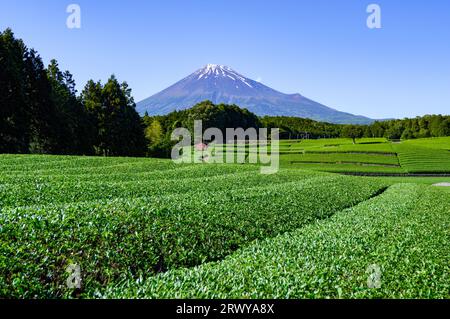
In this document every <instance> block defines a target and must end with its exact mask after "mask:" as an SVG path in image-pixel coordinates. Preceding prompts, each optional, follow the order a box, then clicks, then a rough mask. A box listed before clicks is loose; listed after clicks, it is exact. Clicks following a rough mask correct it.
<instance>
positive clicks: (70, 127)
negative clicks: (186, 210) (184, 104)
mask: <svg viewBox="0 0 450 319" xmlns="http://www.w3.org/2000/svg"><path fill="white" fill-rule="evenodd" d="M194 120H202V121H203V129H207V128H208V127H217V128H219V129H222V130H223V132H225V129H226V128H238V127H241V128H244V129H247V128H250V127H254V128H263V127H266V128H280V137H281V138H282V139H301V138H310V139H317V138H332V137H348V138H352V139H353V141H354V142H356V141H357V139H358V138H361V137H386V138H388V139H413V138H423V137H439V136H450V116H441V115H428V116H424V117H417V118H414V119H403V120H391V121H382V122H381V121H379V122H374V123H373V124H371V125H367V126H362V125H337V124H330V123H322V122H316V121H313V120H309V119H303V118H295V117H269V116H265V117H258V116H256V115H255V114H253V113H251V112H249V111H248V110H246V109H242V108H240V107H238V106H236V105H224V104H221V105H214V104H212V103H211V102H209V101H205V102H202V103H200V104H198V105H196V106H195V107H193V108H191V109H188V110H183V111H176V112H172V113H170V114H167V115H164V116H154V117H150V116H147V115H146V116H144V117H140V116H139V115H138V113H137V112H136V110H135V103H134V100H133V97H132V96H131V89H130V88H129V87H128V85H127V83H126V82H122V83H120V82H119V81H118V80H117V79H116V78H115V76H114V75H112V76H111V77H110V78H109V79H108V81H107V82H106V83H104V84H102V83H101V82H95V81H93V80H90V81H88V83H86V85H85V86H84V88H83V90H82V92H81V93H80V94H78V92H77V91H76V89H75V81H74V79H73V76H72V74H71V73H70V72H69V71H62V70H60V69H59V66H58V63H57V61H56V60H52V61H51V62H50V64H49V65H48V66H47V67H44V65H43V62H42V59H41V58H40V56H39V55H38V53H37V52H36V51H35V50H33V49H29V48H27V47H26V45H25V44H24V43H23V41H22V40H20V39H16V38H15V37H14V34H13V32H12V31H11V30H10V29H7V30H5V31H4V32H1V33H0V153H18V154H21V153H37V154H39V153H42V154H67V155H100V156H154V157H168V156H169V155H170V151H171V148H172V146H173V145H174V142H173V141H171V140H170V136H171V133H172V131H173V130H174V129H175V128H178V127H185V128H188V129H189V130H191V131H192V130H193V123H194Z"/></svg>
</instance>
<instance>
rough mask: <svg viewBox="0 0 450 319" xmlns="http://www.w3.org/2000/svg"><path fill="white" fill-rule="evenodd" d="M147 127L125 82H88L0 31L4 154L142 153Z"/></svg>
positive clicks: (0, 140)
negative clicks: (80, 83)
mask: <svg viewBox="0 0 450 319" xmlns="http://www.w3.org/2000/svg"><path fill="white" fill-rule="evenodd" d="M145 152H146V141H145V137H144V126H143V123H142V121H141V118H140V117H139V115H138V113H137V112H136V111H135V103H134V100H133V98H132V96H131V90H130V88H129V87H128V85H127V83H126V82H123V83H119V81H118V80H117V79H116V78H115V77H114V76H111V77H110V78H109V79H108V81H107V82H106V83H105V84H102V83H101V82H94V81H92V80H91V81H89V82H88V83H87V84H86V86H85V87H84V89H83V91H82V93H81V94H79V95H77V91H76V89H75V81H74V79H73V76H72V74H70V72H69V71H61V70H60V68H59V66H58V63H57V61H56V60H52V61H51V62H50V64H49V65H48V66H47V67H45V66H44V64H43V62H42V59H41V57H40V56H39V54H38V53H37V52H36V51H35V50H34V49H29V48H27V46H26V45H25V44H24V42H23V41H22V40H20V39H16V38H15V37H14V34H13V32H12V31H11V30H10V29H7V30H5V31H4V32H1V33H0V153H19V154H20V153H40V154H67V155H107V156H113V155H114V156H140V155H144V154H145Z"/></svg>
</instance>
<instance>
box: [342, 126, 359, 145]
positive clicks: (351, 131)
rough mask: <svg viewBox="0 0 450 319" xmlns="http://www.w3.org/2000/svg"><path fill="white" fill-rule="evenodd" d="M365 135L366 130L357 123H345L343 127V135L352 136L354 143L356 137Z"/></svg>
mask: <svg viewBox="0 0 450 319" xmlns="http://www.w3.org/2000/svg"><path fill="white" fill-rule="evenodd" d="M363 136H364V130H363V129H362V127H360V126H357V125H345V126H344V127H343V128H342V133H341V137H347V138H351V139H352V141H353V144H356V139H357V138H361V137H363Z"/></svg>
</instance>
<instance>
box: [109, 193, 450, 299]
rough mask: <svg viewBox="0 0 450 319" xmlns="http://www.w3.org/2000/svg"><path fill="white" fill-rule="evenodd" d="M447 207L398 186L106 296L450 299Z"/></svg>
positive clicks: (439, 197) (437, 198)
mask: <svg viewBox="0 0 450 319" xmlns="http://www.w3.org/2000/svg"><path fill="white" fill-rule="evenodd" d="M449 205H450V197H449V196H448V195H447V194H445V193H443V192H440V191H438V190H436V189H432V188H431V187H427V186H419V185H414V184H399V185H395V186H393V187H392V188H390V189H389V190H388V191H387V192H386V193H385V194H383V195H381V196H379V197H377V198H374V199H372V200H369V201H367V202H364V203H361V204H360V205H357V206H355V207H353V208H351V209H348V210H344V211H342V212H340V213H337V214H335V215H334V216H333V217H331V218H329V219H327V220H325V221H321V222H318V223H314V224H311V225H308V226H305V227H303V228H301V229H299V230H296V231H294V232H291V233H287V234H284V235H281V236H279V237H277V238H274V239H266V240H262V241H257V242H255V243H253V244H252V245H250V246H248V247H246V248H244V249H242V250H240V251H238V252H236V253H235V254H233V255H231V256H229V257H227V258H226V259H225V260H224V261H222V262H217V263H209V264H205V265H202V266H200V267H196V268H192V269H184V270H176V271H171V272H168V273H166V274H163V275H160V276H157V277H154V278H151V279H149V280H146V281H143V282H139V283H135V282H127V283H125V284H122V285H120V286H116V287H110V288H109V289H108V291H107V293H106V296H107V297H114V298H117V297H119V298H129V297H133V298H134V297H145V298H450V265H449V263H448V256H449V255H450V246H449V245H448V238H449V236H450V214H449V211H448V207H449ZM370 274H375V275H374V277H371V278H370V277H369V275H370ZM377 278H379V281H378V279H377Z"/></svg>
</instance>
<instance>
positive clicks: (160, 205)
mask: <svg viewBox="0 0 450 319" xmlns="http://www.w3.org/2000/svg"><path fill="white" fill-rule="evenodd" d="M35 161H38V162H37V163H36V164H33V162H35ZM0 165H1V166H2V167H7V166H9V167H11V168H12V170H2V173H1V175H0V178H1V179H2V182H3V184H2V185H4V187H5V189H9V190H10V191H8V192H7V193H3V192H2V195H3V196H2V198H1V201H2V205H1V206H2V209H1V210H0V225H1V226H2V228H1V231H0V242H1V244H0V256H1V257H0V258H1V259H0V273H1V274H2V275H1V277H2V280H0V296H2V297H28V298H32V297H70V296H78V294H79V293H82V294H83V295H84V296H90V297H93V296H94V295H95V293H96V292H97V291H98V292H101V291H102V290H103V289H104V288H105V287H106V286H107V285H111V284H113V285H116V284H118V283H119V282H121V281H123V280H132V281H135V280H137V279H139V278H141V277H142V278H147V277H149V276H152V275H154V274H157V273H159V272H161V271H166V270H169V269H176V268H180V267H191V266H196V265H200V264H202V263H204V262H207V261H214V260H219V259H222V258H224V257H225V256H227V255H229V254H231V253H232V252H234V251H235V250H236V249H238V248H239V247H243V246H245V245H247V244H249V243H250V242H252V241H253V240H255V239H264V238H267V237H274V236H276V235H278V234H281V233H284V232H286V231H292V230H295V229H297V228H299V227H301V226H303V225H306V224H308V223H311V222H313V221H315V220H317V219H323V218H327V217H329V216H330V215H332V214H333V213H334V212H336V211H339V210H341V209H343V208H346V207H350V206H352V205H354V204H357V203H359V202H361V201H364V200H366V199H368V198H370V197H371V196H373V195H374V194H376V193H377V192H379V190H380V189H382V188H383V187H384V183H379V182H376V181H374V182H371V183H367V182H366V181H359V179H357V178H353V177H344V176H328V175H323V174H318V173H308V172H303V171H297V170H282V171H281V172H280V173H279V174H276V175H271V176H267V175H260V174H258V169H259V168H258V167H257V166H252V165H236V166H235V165H188V166H176V165H175V164H173V163H172V162H170V161H159V160H149V159H121V158H117V159H101V158H92V159H91V158H69V157H66V158H65V157H57V158H53V157H46V158H45V159H44V158H40V157H33V158H28V157H17V156H6V157H1V158H0ZM41 165H42V166H41ZM206 185H208V186H207V187H206ZM243 189H245V192H243V191H242V190H243ZM71 263H76V264H79V265H80V266H81V270H82V275H83V287H82V289H81V290H76V291H73V290H72V289H68V288H67V287H66V286H65V282H66V278H67V276H68V274H67V273H66V272H65V270H66V267H67V266H68V265H69V264H71Z"/></svg>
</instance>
